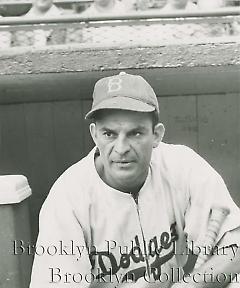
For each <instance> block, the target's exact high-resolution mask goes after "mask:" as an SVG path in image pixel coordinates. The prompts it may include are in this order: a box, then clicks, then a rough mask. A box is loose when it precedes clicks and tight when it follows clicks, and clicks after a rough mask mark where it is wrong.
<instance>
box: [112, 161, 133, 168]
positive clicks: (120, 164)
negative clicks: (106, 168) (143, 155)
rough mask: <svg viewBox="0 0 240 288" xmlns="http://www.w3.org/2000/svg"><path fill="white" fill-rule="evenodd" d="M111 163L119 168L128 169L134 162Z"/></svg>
mask: <svg viewBox="0 0 240 288" xmlns="http://www.w3.org/2000/svg"><path fill="white" fill-rule="evenodd" d="M112 162H113V163H114V164H115V165H117V166H120V167H129V166H131V165H132V164H133V163H134V161H129V160H116V161H112Z"/></svg>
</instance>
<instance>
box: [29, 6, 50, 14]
mask: <svg viewBox="0 0 240 288" xmlns="http://www.w3.org/2000/svg"><path fill="white" fill-rule="evenodd" d="M50 8H51V7H49V8H48V9H46V10H40V9H38V8H37V7H35V6H33V11H34V14H37V15H44V14H46V13H47V12H48V11H49V9H50Z"/></svg>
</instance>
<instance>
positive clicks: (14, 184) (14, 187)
mask: <svg viewBox="0 0 240 288" xmlns="http://www.w3.org/2000/svg"><path fill="white" fill-rule="evenodd" d="M31 194H32V191H31V188H30V186H29V184H28V180H27V178H26V177H25V176H23V175H5V176H0V204H13V203H20V202H22V201H23V200H25V199H26V198H28V197H29V196H30V195H31Z"/></svg>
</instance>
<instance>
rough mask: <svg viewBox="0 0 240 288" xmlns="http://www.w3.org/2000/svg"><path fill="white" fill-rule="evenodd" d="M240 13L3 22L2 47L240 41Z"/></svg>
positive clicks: (224, 11) (155, 13)
mask: <svg viewBox="0 0 240 288" xmlns="http://www.w3.org/2000/svg"><path fill="white" fill-rule="evenodd" d="M239 14H240V13H239V8H228V9H226V8H225V9H219V10H216V11H208V12H204V11H196V12H181V13H179V12H175V13H161V11H160V10H156V11H150V12H147V11H144V12H135V13H131V14H130V13H128V14H126V15H122V16H117V17H113V16H109V15H103V16H101V17H100V16H99V17H94V18H88V17H82V16H81V15H79V16H78V15H77V16H76V15H72V16H68V15H63V16H61V17H55V18H39V19H29V18H24V17H3V18H1V19H0V47H1V48H2V49H6V48H7V49H9V48H12V47H18V46H24V47H26V46H27V47H40V46H41V47H44V46H48V45H62V44H77V45H81V46H83V47H91V46H92V45H93V46H110V47H112V46H114V47H115V46H119V45H127V46H132V45H134V46H135V45H137V46H139V45H140V46H141V45H144V46H146V45H147V46H149V45H150V46H152V45H163V44H171V43H176V42H177V43H179V42H184V43H186V42H193V43H196V42H202V41H206V40H210V41H213V39H216V38H221V39H223V38H224V39H225V40H226V41H229V39H231V41H238V40H237V37H238V36H239V34H240V16H239Z"/></svg>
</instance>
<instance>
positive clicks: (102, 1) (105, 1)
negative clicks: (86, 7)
mask: <svg viewBox="0 0 240 288" xmlns="http://www.w3.org/2000/svg"><path fill="white" fill-rule="evenodd" d="M111 2H112V0H94V3H95V4H97V5H98V6H101V7H107V6H108V5H109V4H110V3H111Z"/></svg>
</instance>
